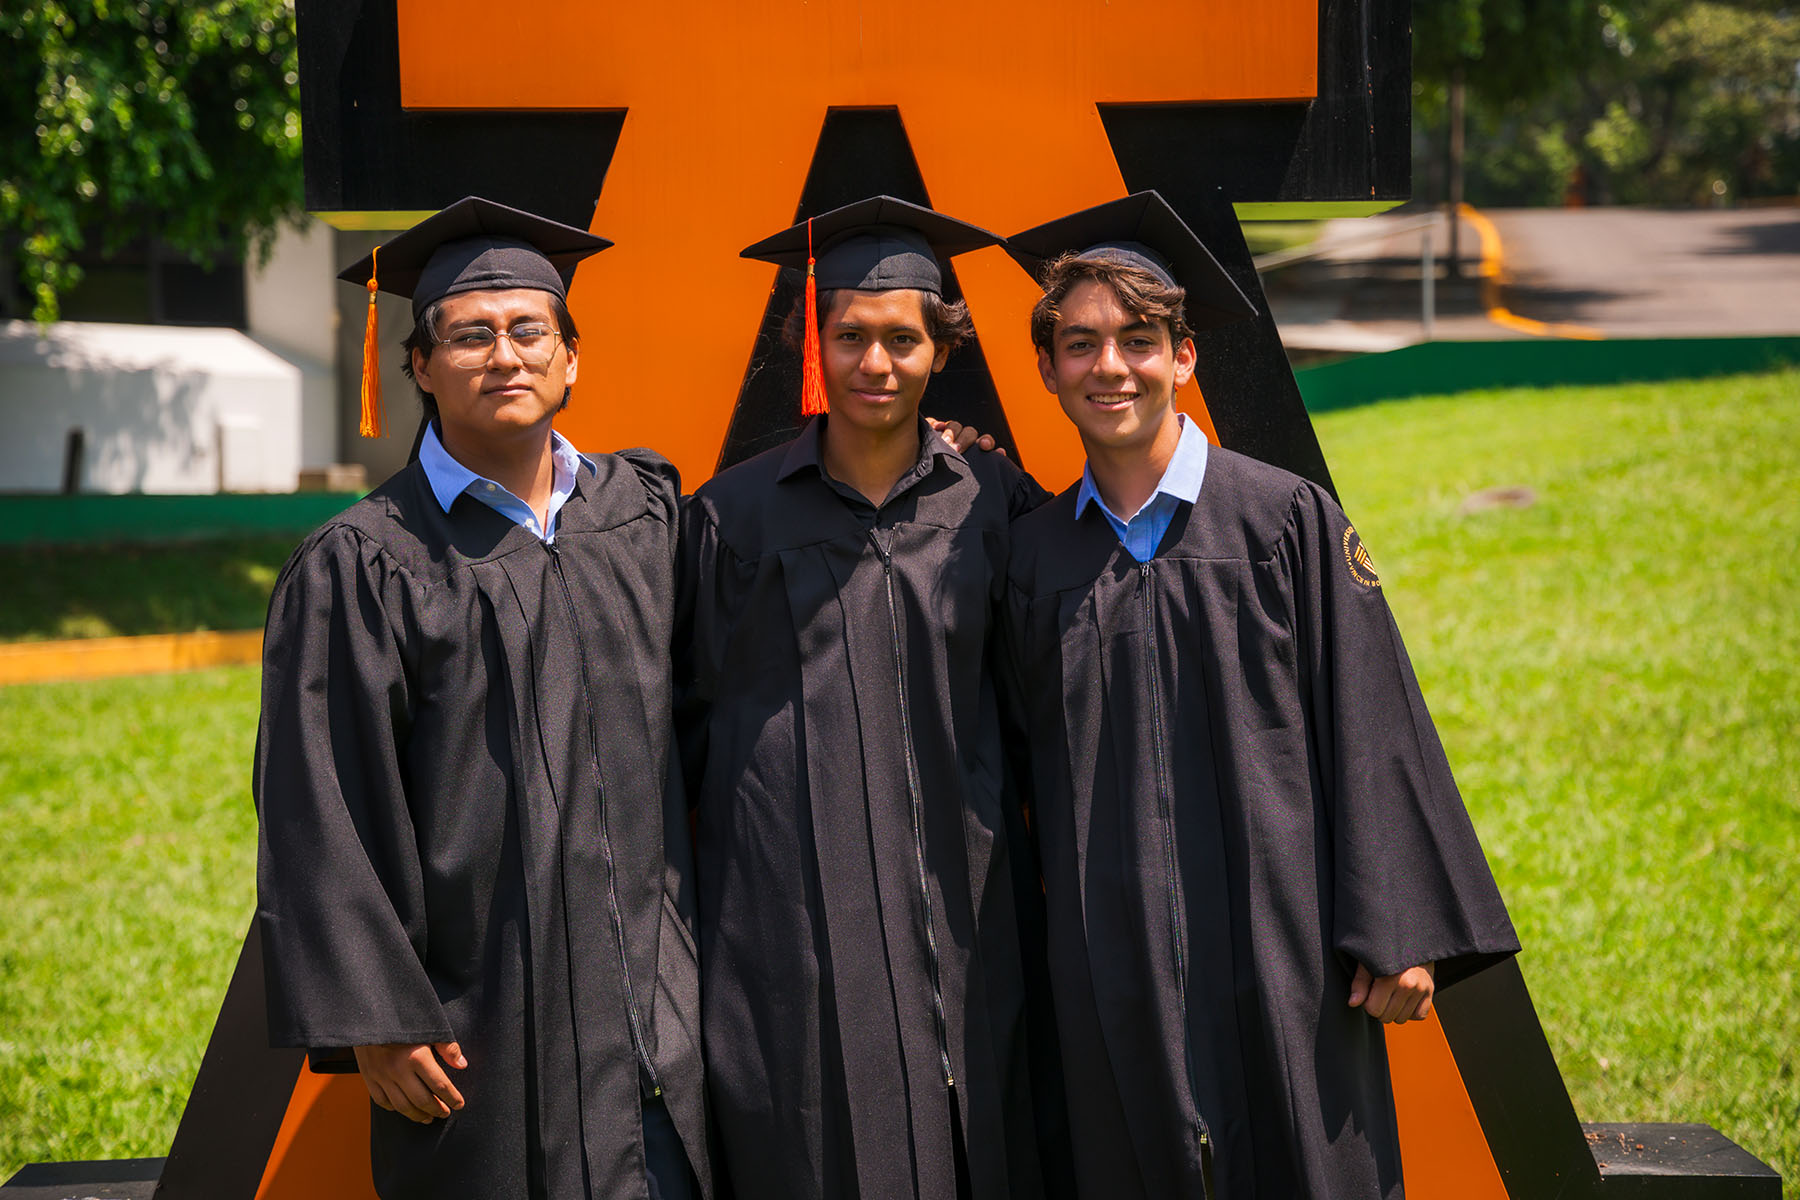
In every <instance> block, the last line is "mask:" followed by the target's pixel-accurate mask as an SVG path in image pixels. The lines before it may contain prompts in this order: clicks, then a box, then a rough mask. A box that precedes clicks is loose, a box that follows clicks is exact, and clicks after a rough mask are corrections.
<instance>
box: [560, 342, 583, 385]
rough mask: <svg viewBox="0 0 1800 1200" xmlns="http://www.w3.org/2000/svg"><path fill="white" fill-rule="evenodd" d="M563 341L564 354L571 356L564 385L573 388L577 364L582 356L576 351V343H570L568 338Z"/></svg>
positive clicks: (564, 372) (565, 371)
mask: <svg viewBox="0 0 1800 1200" xmlns="http://www.w3.org/2000/svg"><path fill="white" fill-rule="evenodd" d="M561 341H562V344H563V350H564V352H565V353H567V354H568V356H569V365H568V368H567V369H566V370H564V371H563V384H564V385H565V386H567V387H573V386H574V385H575V363H576V360H577V359H578V358H580V357H581V356H580V354H579V352H578V351H577V350H576V347H575V343H573V342H571V341H569V340H568V339H567V338H563V339H561Z"/></svg>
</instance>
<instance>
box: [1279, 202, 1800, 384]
mask: <svg viewBox="0 0 1800 1200" xmlns="http://www.w3.org/2000/svg"><path fill="white" fill-rule="evenodd" d="M1483 215H1485V216H1486V217H1487V218H1488V220H1489V221H1491V222H1492V225H1493V228H1494V230H1495V232H1496V233H1497V234H1498V237H1499V240H1500V263H1501V274H1500V280H1501V286H1500V288H1499V289H1498V292H1497V293H1495V292H1494V291H1493V290H1492V289H1484V288H1483V287H1482V286H1481V284H1480V283H1479V281H1478V280H1475V279H1467V280H1459V281H1446V280H1444V279H1443V278H1442V277H1441V275H1440V278H1439V280H1438V283H1437V315H1436V320H1435V324H1434V330H1433V336H1435V337H1437V338H1439V339H1462V338H1510V337H1524V336H1531V335H1530V334H1528V333H1524V332H1521V331H1520V330H1518V329H1516V328H1510V327H1507V326H1503V325H1499V324H1496V323H1495V322H1494V321H1492V320H1491V319H1489V316H1488V304H1489V303H1490V302H1492V301H1495V300H1497V301H1498V302H1499V303H1500V304H1501V305H1503V306H1504V307H1505V308H1507V309H1509V310H1510V311H1511V312H1513V313H1515V314H1517V315H1518V316H1520V317H1525V318H1530V319H1533V320H1536V321H1544V322H1554V323H1567V324H1572V325H1580V326H1586V327H1587V328H1589V329H1592V330H1594V331H1596V332H1597V333H1599V334H1601V335H1603V336H1606V337H1668V336H1675V337H1696V336H1735V335H1783V336H1785V335H1800V207H1779V208H1753V209H1729V210H1719V209H1711V210H1695V211H1677V210H1669V209H1633V208H1588V209H1499V210H1488V211H1486V212H1485V213H1484V214H1483ZM1419 216H1420V214H1417V213H1414V214H1389V215H1383V216H1379V217H1365V218H1361V219H1357V220H1335V221H1330V222H1327V223H1326V227H1325V229H1324V230H1323V232H1322V234H1321V237H1320V240H1319V243H1318V245H1319V248H1320V249H1321V250H1323V251H1324V253H1323V254H1322V255H1321V256H1320V257H1319V258H1317V259H1315V260H1312V261H1309V262H1305V263H1298V264H1295V265H1293V266H1288V267H1283V268H1278V269H1275V270H1273V271H1269V272H1266V273H1265V275H1264V286H1265V287H1267V288H1268V290H1269V297H1270V304H1271V307H1272V308H1273V309H1274V312H1275V317H1276V320H1277V322H1278V323H1279V324H1280V326H1281V328H1282V332H1283V337H1284V339H1286V340H1287V341H1288V342H1289V344H1290V346H1291V347H1295V348H1308V347H1311V348H1318V349H1332V348H1341V349H1358V348H1360V349H1382V348H1392V347H1393V346H1397V345H1405V344H1408V343H1410V342H1414V341H1419V340H1421V339H1422V337H1423V332H1424V331H1423V327H1422V318H1421V310H1420V270H1419V264H1420V249H1421V242H1422V240H1423V238H1424V237H1425V236H1426V230H1425V229H1423V228H1420V227H1419ZM1431 237H1432V242H1433V246H1434V252H1435V254H1436V256H1437V257H1438V259H1439V267H1440V272H1441V268H1442V256H1443V254H1444V252H1445V248H1444V243H1445V240H1446V238H1445V230H1444V228H1443V226H1442V223H1441V218H1440V221H1439V223H1438V225H1437V226H1436V227H1435V228H1433V229H1432V230H1431ZM1461 241H1462V246H1463V251H1464V254H1465V256H1466V257H1467V258H1469V259H1470V260H1471V261H1478V260H1479V256H1480V253H1481V246H1482V243H1481V238H1480V235H1479V230H1478V229H1477V228H1476V226H1474V225H1472V224H1471V223H1470V222H1469V221H1467V220H1465V221H1463V222H1462V225H1461Z"/></svg>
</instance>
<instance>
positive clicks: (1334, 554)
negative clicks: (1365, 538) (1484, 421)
mask: <svg viewBox="0 0 1800 1200" xmlns="http://www.w3.org/2000/svg"><path fill="white" fill-rule="evenodd" d="M1283 541H1284V544H1283V545H1282V547H1281V550H1280V553H1281V554H1282V555H1283V557H1285V559H1286V567H1287V570H1288V572H1289V575H1290V582H1291V585H1292V587H1293V589H1294V605H1295V614H1294V616H1295V623H1296V630H1295V632H1296V636H1297V638H1298V639H1299V641H1300V644H1301V646H1302V653H1303V654H1304V655H1305V663H1304V665H1305V667H1306V672H1307V677H1308V683H1309V697H1308V702H1309V705H1310V709H1311V718H1312V726H1313V736H1314V744H1315V750H1316V753H1317V759H1318V763H1319V768H1318V769H1319V775H1320V786H1321V788H1322V790H1323V793H1324V804H1325V812H1326V820H1327V822H1328V823H1329V828H1330V830H1331V841H1332V846H1333V851H1334V853H1333V863H1334V877H1333V880H1332V889H1333V900H1334V903H1333V906H1332V911H1333V919H1332V924H1333V929H1332V937H1333V944H1334V947H1335V949H1336V950H1337V951H1338V952H1339V953H1340V954H1342V955H1344V956H1346V957H1347V958H1349V959H1352V960H1354V961H1356V962H1360V963H1362V964H1363V965H1364V966H1366V967H1368V969H1369V970H1370V972H1371V973H1373V974H1375V975H1377V976H1381V975H1391V974H1394V973H1395V972H1398V971H1402V970H1405V969H1406V968H1408V967H1413V966H1417V965H1419V964H1421V963H1427V962H1435V963H1436V964H1437V981H1438V985H1439V986H1440V987H1441V986H1447V985H1449V984H1451V983H1454V982H1455V981H1456V980H1458V979H1461V978H1463V977H1465V976H1467V975H1470V974H1473V973H1474V972H1475V971H1478V970H1480V969H1481V968H1482V967H1484V966H1487V965H1489V964H1490V963H1492V962H1494V961H1496V960H1498V959H1500V958H1503V957H1505V956H1507V955H1510V954H1514V953H1516V952H1517V951H1518V949H1519V942H1518V937H1517V935H1516V934H1515V933H1514V932H1513V927H1512V922H1511V921H1510V920H1509V919H1508V917H1507V914H1506V906H1505V904H1504V903H1503V902H1502V901H1501V898H1500V893H1499V889H1498V888H1496V887H1495V885H1494V878H1493V875H1492V873H1491V872H1490V871H1489V870H1488V865H1487V859H1486V858H1485V857H1484V856H1483V854H1482V851H1481V845H1480V843H1479V841H1478V840H1477V838H1476V836H1475V829H1474V826H1473V825H1472V824H1471V823H1470V821H1469V814H1468V811H1467V810H1466V809H1465V808H1464V807H1463V802H1462V797H1461V796H1460V795H1459V793H1458V792H1457V788H1456V782H1455V780H1454V779H1452V778H1451V774H1450V764H1449V762H1448V760H1447V759H1446V758H1445V755H1444V749H1443V746H1442V744H1441V743H1440V742H1439V740H1438V735H1437V730H1436V728H1435V727H1434V726H1433V724H1432V721H1431V715H1430V713H1428V712H1427V711H1426V708H1425V699H1424V697H1423V695H1421V693H1420V691H1419V683H1418V680H1417V678H1415V677H1414V675H1413V669H1412V663H1411V661H1410V660H1409V659H1408V658H1407V654H1406V648H1405V646H1404V645H1402V644H1401V641H1400V632H1399V630H1398V629H1397V628H1396V627H1395V624H1394V619H1393V616H1392V615H1391V614H1390V613H1389V611H1388V606H1387V600H1386V599H1385V597H1384V596H1383V594H1382V590H1381V580H1380V577H1379V575H1378V574H1377V572H1376V570H1375V565H1374V562H1373V560H1372V558H1371V557H1370V556H1369V555H1368V553H1367V551H1366V550H1365V549H1364V548H1363V546H1362V542H1361V539H1360V537H1359V536H1358V535H1357V533H1356V531H1355V529H1354V528H1353V527H1352V526H1351V524H1350V522H1349V520H1348V519H1347V518H1346V517H1345V516H1344V514H1343V512H1342V511H1341V510H1340V509H1339V508H1338V506H1337V504H1336V503H1335V502H1334V501H1333V500H1332V499H1331V498H1330V497H1329V496H1327V495H1326V494H1325V493H1324V492H1322V491H1320V490H1318V489H1317V488H1314V487H1312V486H1311V485H1306V486H1303V487H1302V488H1300V489H1299V490H1298V491H1297V492H1296V493H1295V496H1294V502H1293V510H1292V512H1291V514H1290V517H1289V522H1288V526H1287V530H1286V535H1285V537H1284V539H1283Z"/></svg>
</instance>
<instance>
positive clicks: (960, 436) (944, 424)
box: [925, 417, 1006, 454]
mask: <svg viewBox="0 0 1800 1200" xmlns="http://www.w3.org/2000/svg"><path fill="white" fill-rule="evenodd" d="M925 423H926V424H927V425H929V426H931V427H932V429H934V430H936V431H937V434H938V436H939V437H941V438H943V439H944V440H945V441H946V442H949V443H950V444H951V445H952V446H955V447H956V452H957V453H958V454H967V453H968V452H969V447H971V446H980V447H981V448H982V449H983V450H994V449H996V443H995V442H994V435H993V434H991V433H982V432H981V431H980V430H978V429H976V428H975V427H974V426H973V425H964V424H963V423H962V422H961V421H940V420H938V419H937V418H936V417H926V418H925ZM999 453H1001V454H1005V453H1006V451H1005V450H1004V449H1001V450H999Z"/></svg>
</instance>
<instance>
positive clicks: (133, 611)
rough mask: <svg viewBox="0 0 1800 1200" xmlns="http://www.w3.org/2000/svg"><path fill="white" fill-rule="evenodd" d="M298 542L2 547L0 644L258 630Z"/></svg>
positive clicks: (239, 540) (272, 539) (254, 539)
mask: <svg viewBox="0 0 1800 1200" xmlns="http://www.w3.org/2000/svg"><path fill="white" fill-rule="evenodd" d="M298 540H299V539H297V538H294V537H291V536H285V535H282V536H270V537H246V538H229V539H221V540H217V541H206V542H187V543H182V544H180V545H167V546H154V545H150V546H145V545H115V546H54V547H25V548H0V578H3V579H5V580H6V581H7V584H6V603H5V604H4V605H0V641H9V642H19V641H42V640H47V639H55V638H84V637H123V636H131V635H136V634H149V633H187V632H192V631H194V630H202V629H206V630H235V629H260V628H261V627H262V623H263V617H264V615H265V613H266V612H267V610H268V605H269V592H270V589H272V588H273V587H274V585H275V576H276V574H277V572H279V571H280V570H281V564H282V563H283V562H285V561H287V556H288V555H289V554H290V553H292V551H293V549H294V546H295V545H296V544H297V542H298Z"/></svg>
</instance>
